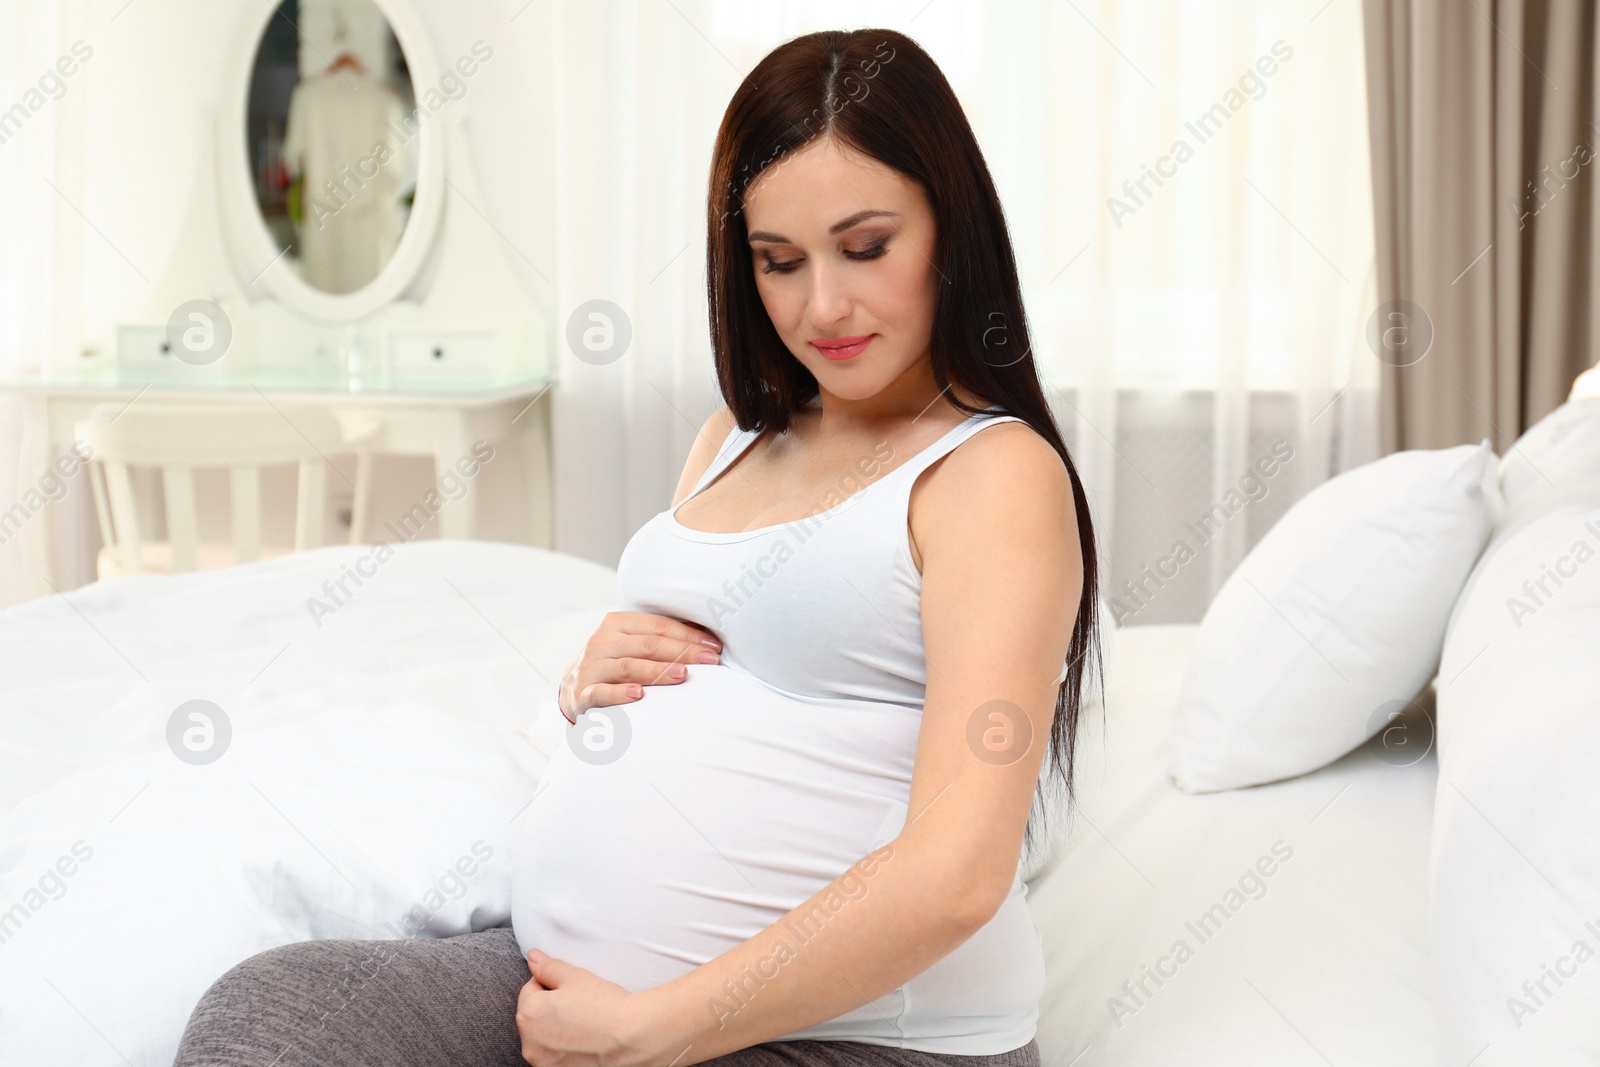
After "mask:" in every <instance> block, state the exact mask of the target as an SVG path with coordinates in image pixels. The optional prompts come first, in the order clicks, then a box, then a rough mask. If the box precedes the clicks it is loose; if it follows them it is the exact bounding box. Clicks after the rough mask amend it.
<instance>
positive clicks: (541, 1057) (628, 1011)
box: [517, 949, 647, 1067]
mask: <svg viewBox="0 0 1600 1067" xmlns="http://www.w3.org/2000/svg"><path fill="white" fill-rule="evenodd" d="M528 970H529V971H530V972H531V973H532V975H533V977H532V978H531V979H529V981H528V984H527V985H525V986H523V987H522V992H521V993H520V994H518V996H517V1032H518V1033H519V1034H521V1035H522V1058H523V1059H524V1060H527V1061H528V1062H529V1063H530V1064H532V1065H533V1067H624V1065H627V1064H643V1063H645V1062H647V1054H646V1052H645V1050H643V1049H641V1048H640V1047H639V1046H638V1045H637V1044H636V1043H635V1039H634V1036H633V1035H634V1034H635V1033H636V1031H637V1029H638V1027H639V1024H640V1022H641V1020H640V1018H639V1017H638V1012H637V1011H635V1010H634V998H633V994H631V993H629V992H628V991H627V990H626V989H624V988H622V987H621V986H619V985H617V984H616V983H615V982H608V981H606V980H605V979H603V978H601V977H600V976H599V975H597V974H595V973H593V972H592V971H586V970H584V969H583V968H582V967H578V966H576V965H574V964H571V963H566V962H564V961H562V960H557V959H551V958H550V957H548V956H546V955H545V954H544V953H542V952H540V951H539V950H538V949H533V950H531V951H529V953H528Z"/></svg>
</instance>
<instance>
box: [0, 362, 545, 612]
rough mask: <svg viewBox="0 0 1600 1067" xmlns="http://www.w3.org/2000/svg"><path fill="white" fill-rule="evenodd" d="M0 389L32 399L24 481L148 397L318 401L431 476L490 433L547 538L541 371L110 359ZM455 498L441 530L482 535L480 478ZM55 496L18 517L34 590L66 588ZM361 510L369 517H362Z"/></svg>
mask: <svg viewBox="0 0 1600 1067" xmlns="http://www.w3.org/2000/svg"><path fill="white" fill-rule="evenodd" d="M0 391H5V392H12V393H18V394H21V395H22V396H23V397H24V398H25V400H26V402H27V405H28V422H27V431H26V436H25V438H24V442H23V457H24V459H23V462H24V468H23V471H22V475H23V481H22V484H23V485H25V486H36V485H38V484H40V479H42V478H43V477H44V475H45V472H46V471H47V470H49V469H51V468H52V467H53V465H54V464H55V462H56V459H57V457H58V456H59V455H61V454H62V453H63V452H64V451H65V450H67V449H69V448H70V447H71V445H72V443H73V441H74V426H75V425H76V424H77V422H78V421H79V420H80V419H83V418H86V417H88V415H89V413H90V411H91V410H92V409H93V408H94V407H95V405H97V404H103V403H115V404H119V405H121V404H127V405H132V404H136V403H139V402H140V401H141V400H144V399H152V400H160V401H161V402H163V403H171V402H192V403H195V404H201V405H206V406H208V407H213V408H214V407H215V406H216V405H218V404H238V405H248V406H257V407H268V406H272V407H276V408H280V409H283V408H288V409H292V408H294V407H304V406H315V407H321V408H323V409H325V410H327V411H329V412H331V413H332V414H333V415H334V417H335V418H337V419H338V420H339V424H340V426H341V427H342V428H343V429H344V430H345V432H346V437H347V439H348V440H349V441H350V442H351V443H352V446H357V445H358V446H359V448H360V449H361V450H362V451H363V452H366V453H369V454H376V455H412V456H426V457H430V458H431V459H432V460H433V462H434V471H435V476H436V477H438V476H440V475H442V474H443V473H444V472H445V471H447V470H450V469H451V468H452V467H453V466H454V465H455V464H456V462H457V461H458V460H460V459H461V458H462V457H463V456H467V455H469V454H470V453H471V450H472V445H473V443H474V442H475V441H479V440H483V441H488V442H490V443H491V444H493V445H494V446H495V448H496V449H500V448H510V449H512V450H513V451H514V452H515V453H516V454H517V455H518V456H519V459H520V466H521V470H522V471H523V472H524V477H525V483H524V484H525V488H526V492H527V494H528V502H529V514H528V515H527V516H526V517H525V520H526V521H525V524H524V525H525V528H526V529H528V530H530V531H531V535H530V537H529V538H528V542H529V543H530V544H533V545H535V546H538V547H541V548H549V547H551V534H552V524H551V517H550V516H551V511H550V509H551V492H550V399H551V397H550V390H549V385H548V383H547V382H545V381H544V380H543V379H541V378H534V377H525V378H521V379H515V378H508V379H505V380H500V381H488V382H483V383H475V384H472V385H451V384H449V383H438V384H434V385H430V386H426V387H423V386H418V385H409V384H408V385H400V386H395V385H389V386H380V385H375V384H365V386H364V387H363V388H358V389H354V390H352V389H351V388H350V385H349V383H348V382H343V381H333V380H330V379H327V378H319V377H317V376H313V375H292V374H277V375H274V374H270V373H267V372H264V371H257V372H255V373H253V374H251V375H249V377H248V379H245V378H242V377H241V378H238V379H234V378H228V377H225V376H219V377H215V378H212V379H210V380H207V381H203V382H195V381H192V380H191V381H183V380H181V379H178V378H176V377H172V378H167V379H166V380H162V379H161V378H160V377H159V376H152V375H129V374H127V373H118V372H117V370H116V369H115V368H106V369H103V370H99V371H83V372H79V373H77V374H74V375H57V376H54V377H52V378H48V379H46V378H16V379H11V380H0ZM87 482H88V476H87V474H86V473H84V472H82V471H80V472H79V473H78V475H77V476H76V477H75V478H74V479H73V481H72V483H71V484H70V486H69V488H68V489H67V492H69V493H77V492H85V493H86V492H87V491H88V486H87ZM464 482H465V486H466V488H465V491H464V492H463V491H462V490H461V489H460V488H459V487H458V488H457V489H456V491H455V492H454V493H453V494H446V493H445V492H444V490H443V488H442V487H441V489H440V493H441V496H446V497H447V498H451V497H453V499H451V502H450V504H449V506H448V507H444V508H442V509H440V511H439V513H438V520H439V535H440V536H441V537H450V538H473V537H476V536H477V535H478V511H479V507H480V497H479V492H478V489H477V485H476V480H475V479H465V480H464ZM52 512H53V504H52V503H50V502H46V503H45V505H44V506H43V507H42V508H40V509H39V511H38V512H37V513H36V514H33V515H31V517H30V518H29V519H28V520H27V521H26V522H25V523H23V524H22V529H21V533H22V535H23V537H24V538H25V544H26V546H27V558H28V561H29V565H30V569H31V570H32V573H31V575H30V579H31V582H32V586H33V592H34V595H36V596H46V595H48V594H50V593H51V592H52V591H53V590H54V589H56V588H60V585H61V582H60V579H59V578H58V577H57V573H56V570H57V568H56V566H55V545H56V541H57V537H56V531H55V523H54V521H53V520H54V516H53V514H52ZM386 517H387V518H396V517H395V516H383V515H372V516H364V517H363V516H357V517H356V518H355V525H356V526H357V528H358V529H359V528H360V527H361V526H362V525H365V526H366V527H367V529H365V530H364V531H361V532H363V533H365V534H366V535H367V536H368V537H370V538H376V539H380V540H393V536H392V535H391V534H389V533H386V532H383V530H382V529H381V526H382V523H383V520H384V519H385V518H386ZM363 519H365V522H363Z"/></svg>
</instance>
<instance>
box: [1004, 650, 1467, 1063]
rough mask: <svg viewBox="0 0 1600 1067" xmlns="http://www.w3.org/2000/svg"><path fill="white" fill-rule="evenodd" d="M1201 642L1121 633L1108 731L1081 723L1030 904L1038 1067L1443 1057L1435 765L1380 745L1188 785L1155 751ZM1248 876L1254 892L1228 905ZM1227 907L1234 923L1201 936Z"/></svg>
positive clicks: (1092, 721) (1430, 758)
mask: <svg viewBox="0 0 1600 1067" xmlns="http://www.w3.org/2000/svg"><path fill="white" fill-rule="evenodd" d="M1197 630H1198V627H1196V626H1192V625H1190V626H1145V627H1129V628H1126V629H1122V630H1119V631H1118V632H1117V640H1116V644H1115V647H1114V648H1113V649H1112V652H1111V656H1110V658H1109V660H1108V662H1107V665H1106V667H1107V671H1106V673H1107V684H1106V707H1107V712H1106V715H1105V721H1104V726H1102V722H1101V719H1100V716H1099V711H1098V708H1097V707H1095V708H1093V709H1092V711H1091V713H1090V714H1089V715H1087V716H1086V721H1085V724H1084V732H1083V741H1082V747H1081V749H1080V762H1079V768H1080V775H1081V777H1080V779H1079V788H1080V790H1081V797H1080V800H1081V804H1082V807H1081V811H1080V815H1079V817H1078V818H1077V819H1076V821H1075V822H1074V824H1073V825H1072V826H1071V828H1070V831H1069V833H1068V835H1067V843H1066V847H1065V848H1064V849H1063V850H1062V852H1061V854H1060V855H1059V857H1058V858H1057V859H1056V861H1055V863H1054V864H1053V865H1052V866H1051V867H1050V868H1048V869H1047V870H1046V871H1045V872H1044V873H1043V874H1042V875H1041V876H1040V877H1039V878H1038V879H1036V880H1035V881H1034V882H1033V883H1032V885H1031V888H1030V893H1029V903H1030V905H1031V907H1032V910H1033V915H1034V920H1035V922H1036V924H1037V925H1038V927H1039V930H1040V934H1041V936H1042V938H1043V940H1044V944H1045V952H1046V965H1047V971H1048V980H1047V985H1046V992H1045V996H1044V1001H1043V1002H1044V1009H1043V1011H1042V1013H1041V1020H1040V1027H1039V1038H1038V1040H1039V1046H1040V1049H1041V1051H1042V1053H1043V1062H1044V1063H1045V1064H1047V1065H1049V1067H1067V1065H1069V1064H1071V1065H1073V1067H1098V1065H1107V1067H1109V1065H1116V1067H1145V1065H1148V1067H1170V1065H1172V1064H1183V1065H1185V1067H1206V1065H1217V1067H1224V1065H1225V1067H1255V1065H1260V1067H1293V1065H1296V1064H1305V1065H1307V1067H1315V1065H1324V1067H1325V1065H1326V1064H1327V1063H1334V1064H1339V1065H1340V1067H1346V1065H1356V1064H1361V1065H1365V1067H1387V1065H1390V1064H1392V1065H1394V1067H1429V1065H1433V1064H1437V1063H1438V1062H1439V1060H1438V1053H1437V1045H1438V1042H1437V1037H1436V1034H1435V1031H1434V1024H1433V1016H1432V1009H1431V1000H1430V996H1429V981H1430V976H1429V968H1428V945H1427V939H1428V933H1427V921H1426V920H1427V878H1428V869H1427V868H1428V838H1429V833H1430V829H1431V818H1432V808H1433V797H1434V785H1435V781H1436V778H1437V763H1436V760H1435V757H1434V755H1433V754H1432V753H1431V751H1430V752H1429V753H1428V755H1426V757H1424V758H1422V759H1420V760H1416V761H1415V762H1409V761H1410V760H1411V759H1412V757H1411V756H1401V755H1398V754H1396V753H1395V752H1394V751H1393V749H1391V750H1389V751H1385V750H1383V749H1381V748H1380V744H1381V738H1380V739H1375V740H1374V741H1373V742H1371V743H1369V744H1368V745H1367V746H1364V747H1363V748H1362V749H1359V750H1357V751H1356V752H1354V753H1351V754H1350V755H1348V756H1346V757H1344V758H1343V759H1341V760H1339V761H1338V762H1336V763H1334V764H1332V765H1331V766H1328V767H1325V768H1323V769H1322V770H1320V771H1317V772H1314V773H1312V774H1308V775H1305V776H1303V777H1300V778H1296V779H1292V780H1290V781H1286V782H1280V783H1276V784H1272V785H1266V786H1257V787H1254V788H1250V789H1243V790H1235V791H1232V792H1226V793H1216V794H1206V795H1198V796H1196V795H1190V794H1186V793H1184V792H1182V791H1181V790H1179V789H1178V788H1177V787H1176V786H1174V785H1173V784H1172V783H1171V781H1170V780H1169V779H1168V777H1167V755H1166V751H1165V747H1164V746H1165V740H1166V736H1167V731H1168V729H1169V726H1170V724H1171V721H1172V716H1173V709H1174V707H1175V701H1176V697H1177V693H1178V688H1179V682H1180V680H1181V679H1182V677H1183V671H1184V667H1185V664H1186V663H1187V661H1188V656H1189V654H1190V650H1191V648H1192V646H1193V644H1194V638H1195V634H1196V632H1197ZM1414 739H1415V738H1413V740H1414ZM1390 741H1391V743H1394V742H1396V741H1398V738H1397V737H1393V736H1392V737H1391V738H1390ZM1401 764H1404V765H1401ZM1277 842H1282V845H1281V846H1279V847H1280V852H1281V851H1284V850H1292V856H1290V858H1288V859H1287V860H1286V861H1283V862H1277V861H1276V860H1274V862H1272V863H1268V864H1263V865H1262V868H1263V869H1270V870H1271V871H1272V873H1271V874H1270V875H1267V876H1265V877H1262V876H1261V874H1260V869H1257V868H1256V864H1257V863H1258V861H1259V860H1260V859H1261V857H1263V856H1269V857H1270V856H1272V848H1273V845H1274V844H1275V843H1277ZM1252 869H1256V880H1251V879H1248V878H1247V879H1246V886H1245V889H1246V890H1247V892H1245V891H1241V892H1239V893H1238V895H1237V897H1233V898H1230V897H1229V895H1228V891H1229V890H1230V888H1232V889H1236V890H1237V889H1238V888H1239V880H1240V879H1241V877H1245V876H1246V875H1247V872H1249V871H1251V870H1252ZM1257 881H1259V883H1260V884H1259V886H1258V885H1257V884H1256V883H1257ZM1217 904H1221V905H1223V907H1224V909H1225V911H1226V918H1223V916H1222V913H1218V914H1216V915H1215V917H1214V918H1213V920H1212V923H1211V925H1209V926H1207V927H1205V928H1199V927H1197V926H1194V924H1196V923H1197V922H1198V920H1199V919H1200V917H1201V916H1202V915H1204V914H1206V913H1207V912H1208V909H1211V908H1212V907H1213V905H1217ZM1230 904H1233V905H1237V907H1236V908H1234V909H1229V907H1228V906H1229V905H1230ZM1192 926H1194V928H1191V927H1192ZM1202 935H1203V936H1202ZM1179 942H1184V943H1186V945H1187V946H1188V952H1187V953H1185V952H1184V951H1183V950H1177V949H1176V946H1177V944H1178V943H1179ZM1180 957H1181V958H1180ZM1163 958H1165V959H1166V962H1165V963H1162V962H1161V961H1162V960H1163ZM1158 964H1159V965H1160V968H1161V970H1164V971H1166V972H1168V974H1169V976H1168V977H1161V976H1160V975H1159V974H1158V975H1157V977H1161V983H1160V984H1159V985H1158V984H1157V982H1156V979H1155V978H1152V977H1145V975H1146V968H1152V969H1154V968H1156V967H1157V966H1158ZM1141 977H1143V979H1144V980H1143V989H1142V990H1141V989H1140V987H1139V984H1138V983H1139V980H1140V979H1141ZM1124 982H1128V983H1129V984H1130V985H1131V987H1132V993H1131V994H1130V992H1129V990H1128V989H1127V988H1125V987H1124V985H1123V983H1124ZM1114 997H1115V998H1120V1001H1121V1005H1122V1007H1120V1008H1118V1007H1116V1006H1115V1005H1114V1003H1113V999H1112V998H1114Z"/></svg>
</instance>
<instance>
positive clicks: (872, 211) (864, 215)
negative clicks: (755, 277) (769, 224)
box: [746, 208, 900, 245]
mask: <svg viewBox="0 0 1600 1067" xmlns="http://www.w3.org/2000/svg"><path fill="white" fill-rule="evenodd" d="M899 217H900V212H898V211H883V210H880V209H876V208H868V209H867V210H866V211H858V212H856V213H855V214H854V215H851V216H849V217H847V218H843V219H840V220H839V221H838V222H836V223H834V224H833V225H832V226H829V227H828V233H830V234H835V233H843V232H844V231H845V230H848V229H849V228H850V227H852V226H859V225H860V224H861V223H863V222H866V221H867V220H868V219H876V218H896V219H897V218H899ZM746 239H747V240H749V241H752V242H753V241H766V242H769V243H771V244H778V245H786V244H790V243H792V242H790V240H789V239H788V238H787V237H780V236H779V235H778V234H775V233H773V232H771V231H770V230H757V231H755V232H754V233H752V234H751V235H750V236H749V237H748V238H746Z"/></svg>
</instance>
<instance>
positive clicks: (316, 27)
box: [245, 0, 419, 295]
mask: <svg viewBox="0 0 1600 1067" xmlns="http://www.w3.org/2000/svg"><path fill="white" fill-rule="evenodd" d="M415 99H416V93H415V90H414V88H413V86H412V79H411V73H410V67H409V65H408V64H407V61H406V55H405V52H404V51H403V50H402V49H401V47H400V42H399V40H398V39H397V38H396V36H395V33H394V30H393V29H392V28H391V27H390V25H389V21H388V19H386V18H385V17H384V14H383V12H382V11H381V10H380V9H379V8H378V6H377V4H376V3H374V2H373V0H282V2H281V3H279V4H278V5H277V7H276V10H275V11H274V12H273V14H272V16H271V18H270V19H268V21H267V23H266V25H265V27H264V28H263V30H262V34H261V39H260V43H259V45H258V46H257V49H256V54H255V61H254V65H253V66H252V69H251V73H250V89H249V100H248V104H247V107H246V126H247V128H246V131H245V134H246V137H245V141H246V145H247V149H248V153H249V162H250V178H251V184H252V185H253V186H254V190H255V201H256V207H257V208H258V209H259V211H260V213H261V218H262V221H263V222H265V223H266V226H267V230H268V231H269V232H270V234H271V236H272V239H273V243H274V245H275V246H276V247H277V248H278V249H279V250H280V251H281V253H282V257H283V262H284V263H285V264H286V265H287V266H288V267H289V268H290V269H292V270H293V271H294V272H295V274H296V275H297V276H298V277H299V278H300V280H302V281H303V282H305V284H306V285H308V286H310V287H312V288H314V289H316V290H319V291H321V292H324V293H328V294H331V295H338V294H343V293H353V292H356V291H357V290H359V289H362V288H363V287H365V286H367V285H368V284H370V283H371V282H372V281H373V280H374V279H376V278H377V277H378V275H379V274H380V273H381V272H382V271H383V268H384V267H385V266H386V265H387V264H388V263H389V261H390V260H391V259H392V258H393V257H394V254H395V249H396V248H397V247H398V246H399V244H400V238H401V236H402V235H403V234H404V233H405V230H406V225H407V223H408V222H409V221H410V218H411V208H412V205H413V203H414V202H415V198H416V190H417V176H418V153H417V148H416V141H417V139H418V136H417V135H418V132H419V131H418V124H417V122H416V121H415V116H416V103H415Z"/></svg>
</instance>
